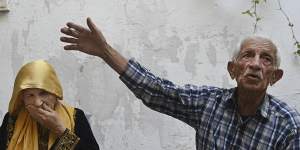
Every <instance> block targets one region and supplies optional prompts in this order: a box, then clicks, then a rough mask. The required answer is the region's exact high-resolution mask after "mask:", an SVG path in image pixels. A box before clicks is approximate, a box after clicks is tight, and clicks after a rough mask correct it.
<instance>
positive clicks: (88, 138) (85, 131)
mask: <svg viewBox="0 0 300 150" xmlns="http://www.w3.org/2000/svg"><path fill="white" fill-rule="evenodd" d="M75 134H76V135H77V136H78V137H79V138H80V140H79V142H78V144H77V145H76V147H75V150H86V149H88V150H99V145H98V143H97V141H96V139H95V137H94V134H93V132H92V129H91V127H90V124H89V122H88V120H87V118H86V116H85V114H84V112H83V111H82V110H80V109H78V108H76V116H75Z"/></svg>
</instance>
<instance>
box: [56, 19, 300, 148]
mask: <svg viewBox="0 0 300 150" xmlns="http://www.w3.org/2000/svg"><path fill="white" fill-rule="evenodd" d="M87 25H88V27H89V29H87V28H84V27H82V26H80V25H77V24H74V23H67V27H64V28H62V29H61V32H62V33H64V34H66V35H68V36H64V37H61V41H63V42H66V43H69V45H66V46H65V47H64V49H65V50H79V51H81V52H84V53H87V54H90V55H95V56H98V57H100V58H102V59H103V60H104V61H105V62H106V63H107V64H108V65H110V66H111V67H112V68H113V69H114V70H115V71H116V72H118V73H119V74H120V79H121V80H122V81H123V82H124V83H125V84H126V86H127V87H128V88H129V89H130V90H131V91H132V92H133V93H134V94H135V95H136V96H137V97H138V98H139V99H141V100H142V101H143V103H144V104H145V105H147V106H148V107H150V108H151V109H154V110H156V111H159V112H161V113H164V114H167V115H170V116H172V117H174V118H177V119H179V120H181V121H183V122H185V123H187V124H189V125H190V126H192V127H193V128H194V129H195V130H196V149H197V150H200V149H203V150H207V149H226V150H227V149H245V150H246V149H247V150H248V149H300V130H299V129H300V122H299V121H300V118H299V113H298V112H297V111H296V110H294V109H291V108H290V107H288V106H287V105H286V104H285V103H283V102H281V101H280V100H278V99H276V98H275V97H273V96H271V95H269V94H267V93H266V91H267V88H268V86H269V85H273V84H275V83H276V82H277V81H278V80H280V79H281V77H282V75H283V71H282V70H281V69H279V64H280V59H279V56H278V52H277V48H276V46H275V45H274V43H273V42H272V41H271V40H269V39H267V38H264V37H260V36H252V37H248V38H246V39H244V40H243V41H242V42H241V44H240V48H239V50H237V51H236V52H235V54H234V56H233V58H232V60H231V61H229V62H228V66H227V69H228V72H229V74H230V77H231V78H232V79H235V80H236V82H237V87H236V88H232V89H224V88H218V87H212V86H194V85H189V84H187V85H185V86H177V85H175V84H173V83H172V82H170V81H168V80H165V79H161V78H159V77H157V76H155V75H153V74H152V73H150V72H149V71H148V70H147V69H145V68H144V67H143V66H141V65H140V64H139V63H138V62H136V61H135V60H133V59H130V60H127V59H126V58H124V57H123V56H122V55H120V54H119V53H118V52H117V51H116V50H114V49H113V48H112V47H111V46H110V45H109V44H108V43H107V42H106V40H105V38H104V37H103V35H102V33H101V32H100V30H99V29H98V28H97V27H96V26H95V24H94V23H93V22H92V21H91V19H90V18H88V19H87Z"/></svg>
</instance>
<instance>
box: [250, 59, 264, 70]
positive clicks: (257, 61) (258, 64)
mask: <svg viewBox="0 0 300 150" xmlns="http://www.w3.org/2000/svg"><path fill="white" fill-rule="evenodd" d="M249 66H250V67H251V68H252V69H256V70H258V69H260V68H261V62H260V58H259V56H255V57H253V58H252V59H251V61H250V64H249Z"/></svg>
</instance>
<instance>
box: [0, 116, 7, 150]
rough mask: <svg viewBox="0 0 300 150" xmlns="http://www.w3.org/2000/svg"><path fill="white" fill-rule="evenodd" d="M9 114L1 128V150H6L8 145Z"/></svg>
mask: <svg viewBox="0 0 300 150" xmlns="http://www.w3.org/2000/svg"><path fill="white" fill-rule="evenodd" d="M8 118H9V114H8V113H6V115H5V116H4V119H3V121H2V125H1V127H0V150H5V149H6V144H7V124H8Z"/></svg>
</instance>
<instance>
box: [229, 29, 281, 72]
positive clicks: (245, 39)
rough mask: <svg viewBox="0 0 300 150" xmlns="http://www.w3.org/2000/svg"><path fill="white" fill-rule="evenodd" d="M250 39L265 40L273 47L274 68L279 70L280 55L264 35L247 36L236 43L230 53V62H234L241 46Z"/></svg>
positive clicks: (273, 44)
mask: <svg viewBox="0 0 300 150" xmlns="http://www.w3.org/2000/svg"><path fill="white" fill-rule="evenodd" d="M250 39H262V40H265V41H267V42H269V43H271V44H272V46H273V47H274V50H275V59H276V60H275V66H276V67H277V68H279V66H280V62H281V58H280V55H279V51H278V49H277V46H276V45H275V43H274V42H273V41H272V40H271V39H270V38H269V37H267V36H265V35H250V36H247V37H246V38H244V39H242V40H240V42H239V43H238V45H237V47H236V48H235V49H234V51H233V53H232V57H231V60H232V61H236V60H237V58H238V56H239V54H240V50H241V48H242V46H243V44H245V42H246V41H247V40H250Z"/></svg>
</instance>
